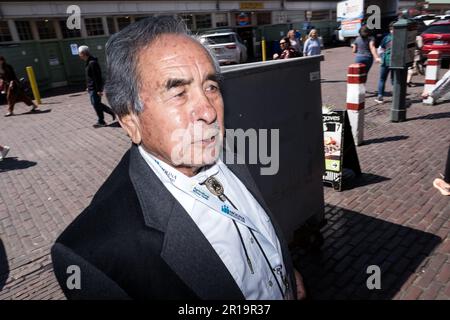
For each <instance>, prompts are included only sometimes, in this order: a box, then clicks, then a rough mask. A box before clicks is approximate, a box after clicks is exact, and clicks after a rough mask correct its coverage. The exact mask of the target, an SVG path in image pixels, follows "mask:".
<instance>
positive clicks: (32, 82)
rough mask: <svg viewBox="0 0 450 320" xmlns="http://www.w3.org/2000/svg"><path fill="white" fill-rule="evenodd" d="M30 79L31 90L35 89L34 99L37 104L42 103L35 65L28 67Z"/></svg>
mask: <svg viewBox="0 0 450 320" xmlns="http://www.w3.org/2000/svg"><path fill="white" fill-rule="evenodd" d="M26 69H27V74H28V81H30V85H31V90H32V91H33V96H34V100H36V103H37V104H41V95H40V94H39V88H38V86H37V82H36V77H35V76H34V71H33V67H27V68H26Z"/></svg>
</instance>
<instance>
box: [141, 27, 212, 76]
mask: <svg viewBox="0 0 450 320" xmlns="http://www.w3.org/2000/svg"><path fill="white" fill-rule="evenodd" d="M190 57H196V58H198V60H202V61H204V62H205V63H204V64H203V66H204V67H211V68H213V69H214V63H213V60H212V58H211V56H210V55H209V53H208V52H207V50H206V48H205V47H203V45H202V44H201V43H199V42H198V41H197V40H195V39H193V38H192V37H190V36H188V35H182V34H163V35H160V36H158V38H156V39H155V40H153V41H152V43H151V44H149V45H148V46H145V47H144V48H142V50H141V51H140V52H139V53H138V63H137V65H138V70H141V71H142V70H143V68H142V67H145V66H149V65H152V67H153V68H156V69H158V68H160V67H162V65H161V63H163V64H164V65H166V64H176V63H183V62H184V61H185V60H188V58H190Z"/></svg>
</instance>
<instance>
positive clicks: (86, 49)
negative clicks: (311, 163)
mask: <svg viewBox="0 0 450 320" xmlns="http://www.w3.org/2000/svg"><path fill="white" fill-rule="evenodd" d="M78 53H84V54H86V55H89V47H88V46H84V45H83V46H79V47H78Z"/></svg>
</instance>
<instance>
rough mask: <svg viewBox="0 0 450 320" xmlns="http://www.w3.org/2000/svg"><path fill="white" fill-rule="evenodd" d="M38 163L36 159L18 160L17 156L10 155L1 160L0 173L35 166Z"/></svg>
mask: <svg viewBox="0 0 450 320" xmlns="http://www.w3.org/2000/svg"><path fill="white" fill-rule="evenodd" d="M36 164H37V162H34V161H28V160H18V159H17V157H9V158H5V159H3V160H2V161H0V173H2V172H6V171H11V170H20V169H26V168H29V167H33V166H35V165H36Z"/></svg>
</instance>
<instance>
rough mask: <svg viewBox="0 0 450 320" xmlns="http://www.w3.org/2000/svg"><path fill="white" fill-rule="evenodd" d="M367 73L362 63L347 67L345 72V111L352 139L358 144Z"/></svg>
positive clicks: (362, 131)
mask: <svg viewBox="0 0 450 320" xmlns="http://www.w3.org/2000/svg"><path fill="white" fill-rule="evenodd" d="M366 79H367V74H366V66H365V65H364V64H363V63H354V64H351V65H350V66H349V67H348V74H347V113H348V119H349V121H350V125H351V127H352V134H353V139H354V140H355V144H356V145H357V146H359V145H360V144H361V143H362V142H363V140H364V104H365V99H366V97H365V95H366V87H365V83H366Z"/></svg>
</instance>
